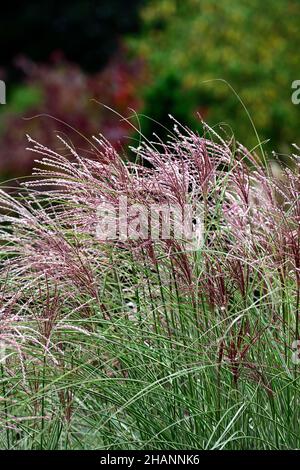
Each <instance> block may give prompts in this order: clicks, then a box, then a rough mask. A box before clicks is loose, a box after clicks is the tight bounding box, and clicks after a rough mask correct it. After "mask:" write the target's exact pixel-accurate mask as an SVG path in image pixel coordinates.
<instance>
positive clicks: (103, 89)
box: [0, 54, 143, 176]
mask: <svg viewBox="0 0 300 470" xmlns="http://www.w3.org/2000/svg"><path fill="white" fill-rule="evenodd" d="M18 65H19V66H20V67H21V68H22V70H23V71H24V73H25V76H26V84H28V86H30V87H33V88H36V89H37V90H40V91H41V94H42V101H41V103H39V104H38V105H35V106H31V107H30V108H29V109H27V111H26V113H25V114H23V115H20V114H17V113H7V114H6V115H5V116H4V126H3V124H2V126H3V127H4V130H3V131H2V135H1V140H0V173H1V174H2V175H7V176H21V175H28V174H30V172H31V169H32V163H33V158H32V155H30V154H29V153H28V152H26V151H25V150H24V149H25V147H26V134H30V135H31V136H32V137H34V138H35V139H37V140H40V141H42V142H44V143H45V144H46V145H47V146H53V145H54V146H55V144H56V143H57V139H56V137H55V135H56V134H57V133H58V132H59V133H63V134H65V133H68V136H69V137H70V138H71V140H72V143H73V145H74V146H76V147H77V148H78V147H79V148H81V147H82V146H84V147H85V148H88V147H89V146H88V144H87V141H85V139H84V138H83V137H82V136H80V134H79V133H81V134H83V135H84V136H90V135H93V134H98V133H99V132H101V133H102V134H103V135H104V136H105V137H106V138H108V139H109V141H110V142H111V143H112V145H113V146H114V147H115V148H117V149H120V147H121V146H122V145H123V144H124V142H125V139H127V138H128V133H129V131H130V126H129V125H128V124H127V123H126V121H124V120H122V119H120V118H119V117H118V116H117V115H116V114H115V113H114V112H112V111H110V110H108V109H107V108H105V107H103V106H102V105H100V104H97V103H96V102H95V101H94V100H97V101H99V102H100V103H103V104H104V105H106V106H108V107H110V108H112V109H114V110H116V111H117V112H118V113H120V114H121V115H123V116H126V115H128V113H130V111H129V109H130V108H131V109H134V110H137V109H139V107H140V102H139V100H138V99H137V97H136V87H137V86H138V84H139V83H140V82H141V80H142V79H143V67H142V64H141V63H139V62H136V61H135V62H131V63H130V62H128V61H125V60H124V58H123V56H122V55H121V54H120V55H119V56H116V57H115V58H114V59H113V60H112V61H111V62H110V64H109V65H108V66H107V67H106V68H105V69H104V70H103V71H101V72H99V73H97V74H94V75H87V74H85V73H84V72H83V71H81V69H80V68H79V67H78V66H77V65H74V64H70V63H67V62H66V61H64V60H63V59H61V58H60V57H57V58H56V60H55V61H54V63H53V64H52V65H37V64H34V63H32V62H31V61H29V60H28V59H26V58H19V59H18ZM41 114H47V115H48V116H40V115H41ZM37 116H38V117H37ZM49 116H52V117H53V118H55V119H52V118H51V117H49ZM24 118H32V119H29V120H24ZM59 121H63V122H59ZM71 127H73V128H74V132H73V133H71V134H70V128H71ZM75 129H76V131H75Z"/></svg>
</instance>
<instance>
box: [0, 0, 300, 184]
mask: <svg viewBox="0 0 300 470" xmlns="http://www.w3.org/2000/svg"><path fill="white" fill-rule="evenodd" d="M1 8H2V11H1V17H0V40H1V44H2V48H1V53H0V79H4V80H5V81H6V84H7V105H1V106H0V175H1V178H2V179H5V178H9V177H14V176H22V175H27V174H29V173H30V171H31V168H32V158H33V157H32V155H29V154H27V152H26V151H25V146H26V138H25V134H26V133H29V134H30V135H31V136H32V137H33V138H35V139H36V140H40V141H42V142H43V143H45V144H46V145H49V146H55V147H56V148H57V145H59V143H58V142H57V140H56V138H55V132H56V131H58V132H60V133H61V135H65V134H68V138H69V139H71V140H72V144H73V145H76V146H79V147H80V148H82V147H84V148H85V149H87V148H89V145H88V143H87V141H85V139H84V138H82V137H81V136H80V134H83V135H84V136H86V137H88V138H89V137H90V136H91V134H95V133H98V132H102V133H103V134H104V135H105V136H106V137H107V138H108V139H110V140H111V141H112V143H113V145H114V146H115V147H117V148H123V147H125V145H126V144H127V142H128V141H127V140H126V136H128V135H130V131H131V128H130V126H129V125H128V123H126V121H124V120H120V119H119V117H118V116H117V115H116V114H114V113H113V112H111V111H109V110H108V109H107V108H105V107H103V106H101V105H97V104H96V103H95V102H94V101H92V99H93V98H95V99H96V100H98V101H99V102H101V103H104V104H105V105H107V106H108V107H111V108H113V109H115V110H116V111H117V112H119V113H121V114H122V115H124V116H129V115H132V109H134V110H136V111H137V112H138V113H139V115H140V118H139V119H140V125H141V127H142V132H143V133H144V134H145V135H146V136H147V137H149V136H150V135H151V134H152V133H153V132H156V133H158V134H159V135H160V136H162V137H165V135H166V134H167V131H165V130H164V129H163V127H162V126H161V125H158V124H156V123H155V121H158V122H159V123H161V124H162V125H163V126H166V127H167V128H169V129H170V128H171V127H172V123H171V121H170V120H169V118H168V114H172V115H173V116H175V117H176V118H177V119H178V120H180V121H181V122H183V123H185V124H188V125H190V126H192V127H193V128H194V129H200V127H201V126H200V125H199V118H198V114H199V115H200V116H202V118H203V119H205V120H206V121H207V122H208V123H209V124H210V125H211V126H214V125H218V124H220V123H223V126H222V128H223V132H224V133H225V134H226V135H227V136H228V137H230V136H231V135H232V133H234V135H235V137H236V139H237V140H240V141H242V142H243V143H244V144H245V145H247V146H248V147H250V148H253V147H255V146H256V145H257V140H256V138H255V135H254V132H253V129H252V127H251V123H250V122H249V119H248V118H247V115H246V113H245V111H244V109H243V106H242V105H241V103H240V102H239V99H238V98H237V96H236V95H235V94H234V92H233V91H232V90H231V89H230V86H232V87H233V88H234V90H235V91H236V93H238V95H239V96H240V98H241V99H242V100H243V102H244V104H245V106H246V107H247V109H248V110H249V112H250V114H251V116H252V118H253V121H254V123H255V125H256V127H257V130H258V133H259V136H260V139H261V140H269V142H268V143H266V144H265V149H266V150H267V151H268V152H270V151H271V150H272V149H274V150H276V151H279V152H282V153H285V152H288V151H290V144H291V143H292V142H298V143H299V139H300V137H299V131H298V127H299V126H298V124H299V118H300V106H296V105H293V104H292V102H291V92H292V90H291V84H292V82H293V81H294V80H297V79H300V70H299V69H300V61H299V59H298V44H299V24H300V1H299V0H276V1H274V0H264V1H263V2H262V1H260V0H251V1H249V0H184V1H180V0H126V2H125V1H123V0H87V1H83V0H73V1H65V2H58V1H49V2H46V3H45V2H44V3H42V2H38V1H36V0H31V1H28V2H26V3H22V4H20V3H18V4H17V5H14V2H11V3H10V4H6V5H3V6H2V7H1ZM216 79H222V80H225V81H226V82H228V84H229V85H230V86H229V85H228V84H226V83H225V82H224V81H218V80H216ZM41 114H49V115H51V116H53V117H54V118H57V119H58V120H59V121H62V122H65V123H66V124H67V125H64V124H62V122H59V121H57V120H54V119H51V118H49V117H48V118H47V117H38V118H37V117H36V118H34V119H29V120H24V118H33V117H34V116H36V115H41ZM143 116H148V118H147V117H143ZM149 118H151V119H149ZM135 124H136V122H135ZM68 125H69V126H71V127H73V128H74V129H76V130H77V131H78V132H76V131H75V130H74V131H71V129H70V127H68ZM136 137H137V136H136V135H134V134H132V138H136ZM58 150H59V147H58Z"/></svg>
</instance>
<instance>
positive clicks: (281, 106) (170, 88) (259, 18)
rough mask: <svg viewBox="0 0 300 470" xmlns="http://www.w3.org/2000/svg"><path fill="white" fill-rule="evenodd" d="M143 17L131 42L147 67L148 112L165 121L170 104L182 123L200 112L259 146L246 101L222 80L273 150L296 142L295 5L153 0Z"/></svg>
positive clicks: (283, 0) (299, 16)
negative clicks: (293, 94)
mask: <svg viewBox="0 0 300 470" xmlns="http://www.w3.org/2000/svg"><path fill="white" fill-rule="evenodd" d="M142 19H143V31H142V33H141V35H139V36H137V37H135V38H133V39H131V40H130V41H129V42H130V45H131V48H132V50H133V51H135V53H138V54H140V55H141V56H142V57H144V59H145V60H146V63H148V64H149V72H150V83H151V85H150V89H145V91H144V97H145V114H149V115H151V116H152V117H154V118H157V119H158V120H159V121H160V122H162V118H161V112H160V110H161V105H162V103H164V102H165V101H168V104H169V102H170V101H172V105H171V108H172V109H173V110H174V113H175V115H176V114H177V115H178V116H177V117H178V118H179V119H181V118H182V116H184V118H185V119H184V120H185V122H187V123H191V119H194V121H196V113H197V111H198V112H199V113H200V114H201V115H202V116H203V117H204V118H205V120H206V121H208V122H209V123H210V125H215V124H216V123H219V122H225V123H226V124H228V125H229V126H231V127H232V131H231V130H230V129H227V132H228V133H231V132H234V134H235V136H236V138H237V139H238V140H240V141H243V142H244V143H245V144H246V145H247V146H249V147H252V146H255V145H257V140H256V138H255V135H254V133H251V129H250V127H249V119H248V118H247V115H246V113H245V112H244V110H243V107H242V105H241V103H240V102H239V100H238V99H237V97H236V96H235V94H234V93H233V92H232V90H231V89H230V87H229V86H228V85H227V84H226V83H224V82H221V81H214V80H215V79H223V80H226V81H227V82H228V83H229V84H230V85H231V86H232V87H233V88H234V89H235V90H236V92H237V93H238V94H239V96H240V97H241V99H242V100H243V101H244V103H245V106H246V107H247V109H248V110H249V112H250V114H251V116H252V118H253V120H254V123H255V126H256V127H257V129H258V132H259V136H260V139H261V140H264V139H271V142H270V144H269V145H268V146H267V148H268V149H271V148H272V149H273V148H275V149H277V150H278V149H280V150H283V149H284V148H285V147H286V145H289V144H290V143H291V142H294V141H295V140H296V139H297V135H298V124H299V117H300V107H299V106H295V105H293V104H292V102H291V84H292V82H293V81H294V80H296V79H298V78H299V75H300V70H299V61H298V44H299V22H300V5H299V2H298V1H297V0H277V1H276V2H274V1H272V0H266V1H264V2H261V1H259V0H252V1H251V2H249V1H247V0H222V1H220V0H185V1H184V2H180V1H176V0H153V1H151V2H148V4H147V6H146V7H145V8H144V9H143V11H142ZM170 81H171V82H173V84H171V85H170ZM174 83H175V85H174ZM167 109H168V110H170V107H168V108H167ZM153 110H154V111H155V110H157V111H155V113H153ZM166 112H167V111H165V114H166ZM168 112H170V111H168ZM164 119H165V116H164ZM146 132H148V128H147V127H146Z"/></svg>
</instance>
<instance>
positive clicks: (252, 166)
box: [0, 123, 300, 449]
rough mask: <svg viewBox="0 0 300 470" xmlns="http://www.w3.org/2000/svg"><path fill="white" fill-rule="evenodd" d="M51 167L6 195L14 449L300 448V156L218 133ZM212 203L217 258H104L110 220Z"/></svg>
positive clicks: (152, 251)
mask: <svg viewBox="0 0 300 470" xmlns="http://www.w3.org/2000/svg"><path fill="white" fill-rule="evenodd" d="M63 143H64V145H65V148H66V151H67V152H68V153H69V154H70V156H71V157H68V156H64V155H61V154H58V153H56V152H55V151H54V150H52V149H49V148H46V147H44V146H43V145H42V144H39V143H37V142H35V141H34V140H32V139H31V138H29V144H30V149H31V151H33V152H37V153H38V154H40V155H42V159H41V160H39V162H38V163H37V168H36V169H35V170H34V173H33V178H32V179H30V180H29V181H28V182H27V183H26V184H25V185H23V189H20V190H19V192H18V193H16V194H14V195H13V194H11V193H9V192H6V191H4V190H3V191H1V194H0V205H1V218H0V220H1V231H0V238H1V290H0V302H1V303H0V312H1V317H0V341H1V364H0V365H1V368H0V375H1V384H0V386H1V396H0V420H1V433H0V442H1V444H0V445H1V448H9V449H82V448H83V449H294V448H299V447H300V433H299V397H300V383H299V373H300V371H299V366H298V365H297V362H298V360H297V359H298V357H297V351H296V352H295V348H296V344H295V343H294V342H295V341H296V340H298V339H299V290H300V255H299V243H300V237H299V231H300V226H299V222H300V202H299V189H300V179H299V165H300V159H299V156H298V153H299V149H297V148H296V149H295V154H294V155H293V164H292V165H291V166H290V167H289V168H288V167H283V166H282V167H279V166H278V167H277V170H276V172H275V171H274V165H271V164H266V163H261V162H260V160H259V158H258V157H257V156H256V155H255V154H251V153H250V152H249V151H248V150H246V149H245V148H244V147H243V146H241V145H236V144H235V143H234V142H233V141H230V142H227V141H225V140H223V138H221V137H220V136H218V135H217V134H216V133H215V131H214V130H212V129H210V128H208V127H207V126H204V133H203V135H202V136H199V135H198V134H195V133H193V132H192V131H191V130H189V129H187V128H184V127H181V126H180V125H178V123H177V124H176V126H175V130H174V134H173V135H172V137H170V139H169V141H168V142H161V141H159V140H158V141H157V142H155V143H154V142H148V141H144V142H142V143H141V145H139V147H138V148H137V149H135V151H136V154H137V159H136V162H134V163H133V162H130V161H127V160H126V159H124V157H123V156H122V155H119V154H118V153H117V152H116V151H115V150H114V149H113V148H112V147H111V146H110V144H109V143H108V142H107V141H106V140H105V139H104V138H102V137H97V138H94V140H93V141H91V143H90V151H89V153H88V154H87V156H84V155H82V152H79V151H78V152H77V151H76V150H75V149H74V148H73V147H72V146H71V145H70V144H69V143H67V142H63ZM120 195H124V196H126V197H127V198H128V200H130V202H132V203H139V204H143V205H144V206H146V207H148V206H149V204H151V203H156V204H177V205H179V206H182V205H183V204H185V203H186V202H188V201H190V202H192V203H194V202H195V201H196V202H197V201H198V202H201V204H202V207H203V240H202V243H201V244H199V246H198V247H195V248H194V249H193V250H190V249H189V250H187V249H186V245H185V243H184V242H181V241H180V240H178V239H175V238H172V237H170V238H169V239H165V240H152V239H151V237H149V238H146V239H145V238H143V240H125V241H124V240H123V241H111V240H107V241H103V240H102V241H100V240H98V239H97V237H96V236H95V225H96V222H97V217H96V211H97V207H98V205H99V204H100V203H102V202H103V201H105V202H109V203H110V204H111V205H113V206H116V205H117V202H118V198H119V197H120Z"/></svg>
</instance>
